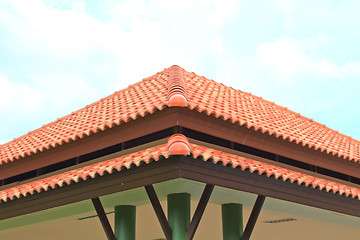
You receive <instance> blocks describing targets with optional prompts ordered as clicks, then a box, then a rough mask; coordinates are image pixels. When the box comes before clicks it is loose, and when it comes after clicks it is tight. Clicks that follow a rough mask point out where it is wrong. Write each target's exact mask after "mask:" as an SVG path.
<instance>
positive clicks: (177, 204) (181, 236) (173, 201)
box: [167, 193, 190, 240]
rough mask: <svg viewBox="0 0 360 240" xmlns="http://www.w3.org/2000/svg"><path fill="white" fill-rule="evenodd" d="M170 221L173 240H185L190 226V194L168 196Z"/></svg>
mask: <svg viewBox="0 0 360 240" xmlns="http://www.w3.org/2000/svg"><path fill="white" fill-rule="evenodd" d="M167 204H168V221H169V225H170V227H171V229H172V233H173V240H185V239H186V231H187V229H188V227H189V224H190V194H188V193H174V194H169V195H168V196H167Z"/></svg>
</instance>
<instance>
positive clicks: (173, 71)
mask: <svg viewBox="0 0 360 240" xmlns="http://www.w3.org/2000/svg"><path fill="white" fill-rule="evenodd" d="M167 100H168V106H169V107H187V106H188V98H187V94H186V88H185V78H184V69H182V68H181V67H179V66H177V65H173V66H171V67H170V68H169V80H168V95H167Z"/></svg>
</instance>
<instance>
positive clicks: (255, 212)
mask: <svg viewBox="0 0 360 240" xmlns="http://www.w3.org/2000/svg"><path fill="white" fill-rule="evenodd" d="M264 201H265V196H262V195H258V197H257V198H256V202H255V205H254V207H253V209H252V211H251V214H250V217H249V220H248V222H247V224H246V227H245V231H244V234H243V235H242V237H241V240H249V239H250V236H251V233H252V232H253V230H254V227H255V224H256V221H257V219H258V217H259V214H260V211H261V208H262V206H263V204H264Z"/></svg>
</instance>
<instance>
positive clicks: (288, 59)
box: [255, 38, 311, 79]
mask: <svg viewBox="0 0 360 240" xmlns="http://www.w3.org/2000/svg"><path fill="white" fill-rule="evenodd" d="M301 48H302V46H301V43H299V42H296V41H293V40H291V39H286V38H280V39H278V40H276V41H274V42H270V43H264V44H261V45H259V46H258V47H257V48H256V53H255V57H256V59H257V60H258V62H259V63H260V64H261V65H263V66H269V67H271V68H273V69H274V72H275V74H276V75H279V76H280V77H282V78H283V79H288V78H290V77H291V76H292V75H294V74H297V73H301V72H304V71H307V70H308V69H309V68H311V60H310V59H309V58H308V56H307V55H306V54H304V53H303V52H302V49H301Z"/></svg>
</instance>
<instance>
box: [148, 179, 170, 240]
mask: <svg viewBox="0 0 360 240" xmlns="http://www.w3.org/2000/svg"><path fill="white" fill-rule="evenodd" d="M145 190H146V193H147V195H148V197H149V199H150V202H151V205H152V206H153V208H154V211H155V214H156V216H157V218H158V220H159V223H160V226H161V228H162V230H163V232H164V234H165V237H166V239H167V240H172V230H171V228H170V225H169V222H168V220H167V219H166V216H165V213H164V211H163V209H162V207H161V204H160V201H159V198H158V197H157V195H156V192H155V189H154V187H153V186H152V185H147V186H145Z"/></svg>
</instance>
